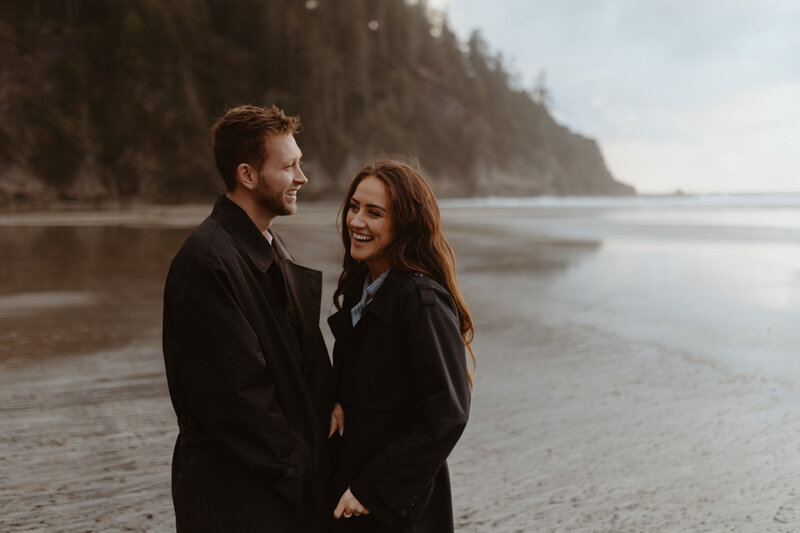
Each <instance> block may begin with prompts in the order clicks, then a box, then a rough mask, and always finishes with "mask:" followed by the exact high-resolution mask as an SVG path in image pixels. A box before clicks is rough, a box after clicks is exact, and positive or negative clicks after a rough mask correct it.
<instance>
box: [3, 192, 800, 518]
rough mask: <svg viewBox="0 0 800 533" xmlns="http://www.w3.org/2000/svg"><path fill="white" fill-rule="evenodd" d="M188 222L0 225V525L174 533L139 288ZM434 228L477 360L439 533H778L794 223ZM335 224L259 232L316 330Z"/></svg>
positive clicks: (561, 221) (168, 417)
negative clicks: (284, 256)
mask: <svg viewBox="0 0 800 533" xmlns="http://www.w3.org/2000/svg"><path fill="white" fill-rule="evenodd" d="M209 211H210V206H199V207H182V208H166V207H141V208H136V209H132V210H129V211H127V212H125V213H121V214H120V213H91V214H89V213H51V214H46V215H0V242H2V243H3V248H4V253H3V256H4V261H3V263H2V265H0V273H2V276H0V280H1V281H0V480H1V481H0V530H2V531H10V532H16V531H76V532H77V531H103V532H106V531H156V532H160V531H172V530H174V526H173V519H174V515H173V511H172V502H171V498H170V492H169V464H170V458H171V453H172V446H173V444H174V439H175V435H176V431H177V428H176V423H175V417H174V414H173V411H172V407H171V405H170V403H169V398H168V395H167V388H166V382H165V378H164V375H163V374H164V372H163V363H162V359H161V348H160V313H161V301H160V298H161V287H162V284H163V276H164V274H165V273H166V269H167V267H168V262H169V260H170V258H171V257H172V254H173V253H174V251H175V250H176V249H177V246H178V245H179V244H180V242H181V241H182V239H183V237H184V236H185V235H186V234H187V232H188V231H189V230H190V228H192V227H194V225H196V224H197V223H199V221H200V220H202V218H203V217H204V216H205V215H206V214H207V213H208V212H209ZM443 215H444V219H445V222H446V227H447V233H448V236H449V238H450V240H451V243H452V244H453V246H454V248H455V250H456V254H457V257H458V265H459V280H460V283H461V287H462V290H463V291H464V295H465V298H466V300H467V302H468V304H469V305H470V308H471V310H472V312H473V315H474V319H475V323H476V338H475V342H474V349H475V352H476V355H477V357H478V367H477V370H476V374H475V389H474V397H473V409H472V414H471V418H470V423H469V425H468V427H467V430H466V432H465V434H464V436H463V437H462V439H461V441H460V442H459V444H458V446H457V447H456V450H455V451H454V453H453V455H452V456H451V460H450V468H451V473H452V478H453V490H454V494H453V497H454V506H455V518H456V523H457V526H458V527H457V529H458V531H464V532H539V531H543V532H551V531H552V532H568V531H580V532H650V531H653V532H670V531H711V532H717V531H737V532H791V531H800V482H798V481H797V480H798V476H797V471H798V469H800V438H798V437H797V428H798V427H800V362H798V360H797V357H796V354H797V347H798V346H800V328H798V327H797V324H800V321H799V320H798V319H800V267H798V264H800V207H797V206H795V205H791V206H782V205H757V206H755V207H747V206H719V205H712V206H703V205H689V206H687V205H683V204H679V205H666V206H663V205H655V206H653V205H642V204H639V203H633V202H629V203H624V202H622V203H621V204H615V203H606V204H602V203H595V204H592V203H581V202H576V203H573V204H569V203H567V204H559V203H554V204H546V203H545V204H532V205H492V204H479V205H468V204H458V203H450V204H447V206H446V207H444V208H443ZM335 220H336V208H335V207H333V206H312V205H301V209H300V211H299V212H298V214H297V215H295V216H293V217H289V218H285V219H281V220H280V221H279V222H278V223H277V224H276V227H277V229H278V230H279V231H280V232H281V234H282V235H283V236H284V238H285V240H287V241H288V242H289V244H290V246H291V249H292V251H293V252H294V254H295V257H296V259H297V260H298V262H300V263H302V264H306V265H309V266H314V267H316V268H320V269H322V270H323V271H324V283H325V293H324V301H323V312H322V315H323V317H326V316H328V314H330V309H331V303H330V294H331V293H332V292H333V288H334V284H335V281H336V277H337V276H338V271H339V270H338V269H339V264H340V259H341V258H340V251H339V246H340V245H339V244H338V237H337V231H336V229H335V227H334V223H335ZM7 254H8V255H7ZM323 332H324V333H325V334H326V338H327V339H328V340H329V342H330V340H331V336H330V333H329V332H328V330H327V327H323Z"/></svg>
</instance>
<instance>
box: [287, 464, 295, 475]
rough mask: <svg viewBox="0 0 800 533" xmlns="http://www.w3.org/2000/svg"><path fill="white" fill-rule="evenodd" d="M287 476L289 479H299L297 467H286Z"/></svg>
mask: <svg viewBox="0 0 800 533" xmlns="http://www.w3.org/2000/svg"><path fill="white" fill-rule="evenodd" d="M286 476H287V477H297V467H296V466H295V465H289V466H287V467H286Z"/></svg>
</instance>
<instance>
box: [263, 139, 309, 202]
mask: <svg viewBox="0 0 800 533" xmlns="http://www.w3.org/2000/svg"><path fill="white" fill-rule="evenodd" d="M264 142H265V146H266V154H267V158H266V161H264V165H263V166H262V167H261V170H260V171H259V173H258V181H257V183H256V187H255V188H254V189H253V198H254V199H255V200H256V202H258V203H259V204H260V205H261V206H262V207H263V208H264V209H266V210H268V211H269V212H270V213H272V214H273V215H275V216H284V215H291V214H292V213H294V212H295V211H297V191H299V190H300V187H302V186H303V185H304V184H306V183H308V178H306V176H305V174H303V171H302V170H300V159H301V158H302V157H303V153H302V152H301V151H300V148H299V147H298V146H297V142H295V140H294V136H292V135H270V136H269V137H267V140H266V141H264Z"/></svg>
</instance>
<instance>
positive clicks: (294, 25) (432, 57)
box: [0, 0, 634, 207]
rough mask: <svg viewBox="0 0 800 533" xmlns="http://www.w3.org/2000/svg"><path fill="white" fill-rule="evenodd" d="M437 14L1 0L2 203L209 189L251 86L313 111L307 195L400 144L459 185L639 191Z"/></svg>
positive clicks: (336, 188) (262, 97) (335, 186)
mask: <svg viewBox="0 0 800 533" xmlns="http://www.w3.org/2000/svg"><path fill="white" fill-rule="evenodd" d="M432 20H434V19H432V18H431V17H430V12H429V11H428V8H427V7H426V5H425V3H424V2H418V3H406V2H405V1H403V0H383V1H380V2H374V1H371V0H348V1H333V0H329V1H323V0H319V1H308V2H301V1H297V0H273V1H271V2H263V1H259V0H239V1H237V2H227V1H224V0H184V1H182V2H176V3H163V2H157V1H155V0H132V1H130V2H124V3H114V2H87V1H85V0H62V1H52V2H44V1H36V2H25V3H22V2H20V3H16V2H3V3H2V4H0V57H3V58H4V61H3V62H2V63H0V80H2V85H1V87H2V89H0V206H5V207H9V206H10V207H13V206H15V205H20V204H23V205H32V204H33V205H41V206H46V205H47V204H48V203H52V202H60V203H63V202H70V201H76V202H96V203H98V204H103V203H109V202H111V203H120V202H123V203H124V202H128V201H161V202H180V201H190V200H201V199H207V198H210V197H212V196H213V195H214V194H216V193H217V192H219V191H220V190H221V187H222V184H221V180H220V179H219V178H218V177H217V175H216V170H215V167H214V164H213V159H212V155H211V151H210V147H209V144H210V143H209V128H210V125H211V124H212V123H213V122H214V120H215V119H216V118H217V117H218V116H220V115H221V114H222V113H224V111H225V109H226V108H229V107H232V106H235V105H238V104H242V103H254V104H258V105H269V104H276V105H278V106H280V107H282V108H283V109H285V110H286V111H287V112H289V113H291V114H299V115H300V116H301V118H302V120H303V123H304V131H303V132H302V133H301V135H300V136H299V139H298V141H299V143H300V145H301V147H302V149H303V151H304V153H305V161H306V169H307V170H308V174H309V178H310V179H311V182H310V183H309V185H308V186H307V187H306V193H307V197H308V196H311V197H318V198H336V199H338V197H339V196H340V195H341V193H342V191H343V187H344V184H345V183H346V182H347V181H348V180H349V178H350V177H351V176H352V173H353V172H354V170H355V169H356V167H358V166H359V165H360V164H361V162H363V161H364V160H366V159H370V158H373V157H376V156H380V155H384V154H398V155H407V156H413V157H416V158H417V159H418V160H419V163H420V165H421V166H422V167H423V168H424V169H425V171H426V173H427V175H428V176H429V177H430V179H431V181H432V183H433V185H434V187H435V188H436V190H437V191H438V193H439V194H440V195H443V196H474V195H487V194H491V195H536V194H562V195H563V194H632V193H633V192H634V191H633V189H632V188H631V187H628V186H626V185H623V184H621V183H619V182H617V181H615V180H614V178H613V177H612V176H611V175H610V173H609V171H608V169H607V168H606V166H605V163H604V161H603V158H602V155H601V154H600V151H599V149H598V147H597V144H596V143H595V142H594V141H592V140H589V139H586V138H584V137H581V136H580V135H576V134H573V133H571V132H570V131H569V130H567V129H566V128H565V127H563V126H562V125H559V124H557V123H556V122H555V121H554V120H553V118H552V116H551V115H550V113H549V112H548V110H547V108H546V106H544V105H542V104H541V103H538V102H535V101H534V100H533V99H532V98H531V96H530V95H529V94H528V93H527V92H524V91H519V90H516V89H514V88H512V84H511V83H510V80H509V78H510V76H509V74H508V72H507V71H506V69H505V67H504V65H503V63H502V61H501V59H500V58H499V57H497V56H493V55H492V54H491V53H490V51H489V50H488V46H487V45H486V43H484V42H483V41H482V40H481V38H480V36H479V35H477V34H476V35H473V36H472V38H471V39H470V40H469V42H467V43H462V42H459V41H458V39H457V38H456V37H455V35H454V34H453V33H452V32H451V31H450V30H449V29H448V27H447V25H446V23H444V24H441V23H434V22H432Z"/></svg>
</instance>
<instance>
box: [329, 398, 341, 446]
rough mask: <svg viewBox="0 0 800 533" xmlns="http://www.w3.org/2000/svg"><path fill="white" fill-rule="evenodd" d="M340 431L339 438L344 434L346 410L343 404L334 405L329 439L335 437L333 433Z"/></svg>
mask: <svg viewBox="0 0 800 533" xmlns="http://www.w3.org/2000/svg"><path fill="white" fill-rule="evenodd" d="M337 429H338V430H339V436H340V437H341V436H342V433H344V410H343V409H342V404H340V403H339V402H336V403H335V404H333V411H331V429H330V431H328V438H331V437H332V436H333V432H334V431H336V430H337Z"/></svg>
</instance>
